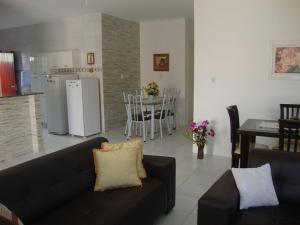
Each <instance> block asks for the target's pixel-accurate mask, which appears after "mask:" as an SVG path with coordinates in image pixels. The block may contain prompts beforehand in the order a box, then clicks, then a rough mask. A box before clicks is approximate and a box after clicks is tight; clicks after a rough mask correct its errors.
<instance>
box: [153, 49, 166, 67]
mask: <svg viewBox="0 0 300 225" xmlns="http://www.w3.org/2000/svg"><path fill="white" fill-rule="evenodd" d="M169 64H170V62H169V54H167V53H164V54H154V55H153V70H154V71H169Z"/></svg>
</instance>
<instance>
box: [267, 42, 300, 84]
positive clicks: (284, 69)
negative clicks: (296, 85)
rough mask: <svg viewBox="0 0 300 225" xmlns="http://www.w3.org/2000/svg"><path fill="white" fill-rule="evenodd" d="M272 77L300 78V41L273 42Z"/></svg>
mask: <svg viewBox="0 0 300 225" xmlns="http://www.w3.org/2000/svg"><path fill="white" fill-rule="evenodd" d="M271 60H272V65H271V72H270V78H271V79H279V80H286V79H288V80H290V79H292V80H300V42H298V43H297V42H287V41H285V42H272V57H271Z"/></svg>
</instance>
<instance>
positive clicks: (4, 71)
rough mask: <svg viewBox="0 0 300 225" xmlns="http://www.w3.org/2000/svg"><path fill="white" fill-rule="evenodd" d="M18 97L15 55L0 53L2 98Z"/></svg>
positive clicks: (0, 92) (0, 93)
mask: <svg viewBox="0 0 300 225" xmlns="http://www.w3.org/2000/svg"><path fill="white" fill-rule="evenodd" d="M14 95H16V74H15V66H14V54H13V53H0V97H2V96H14Z"/></svg>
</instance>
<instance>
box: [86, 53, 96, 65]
mask: <svg viewBox="0 0 300 225" xmlns="http://www.w3.org/2000/svg"><path fill="white" fill-rule="evenodd" d="M86 61H87V64H88V65H94V64H95V54H94V53H93V52H89V53H87V57H86Z"/></svg>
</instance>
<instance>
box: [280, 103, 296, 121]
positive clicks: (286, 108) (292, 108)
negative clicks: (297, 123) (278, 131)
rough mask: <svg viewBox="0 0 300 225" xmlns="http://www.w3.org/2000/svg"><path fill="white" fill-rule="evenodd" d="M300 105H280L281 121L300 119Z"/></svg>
mask: <svg viewBox="0 0 300 225" xmlns="http://www.w3.org/2000/svg"><path fill="white" fill-rule="evenodd" d="M299 112H300V105H297V104H280V119H282V120H284V119H300V113H299Z"/></svg>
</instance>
